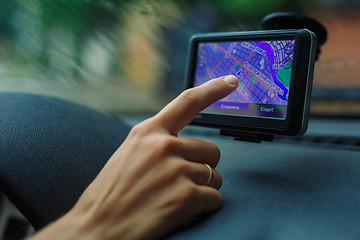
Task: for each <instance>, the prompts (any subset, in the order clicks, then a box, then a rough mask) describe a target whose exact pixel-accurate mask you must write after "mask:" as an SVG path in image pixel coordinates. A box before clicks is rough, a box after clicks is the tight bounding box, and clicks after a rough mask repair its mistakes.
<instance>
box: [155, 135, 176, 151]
mask: <svg viewBox="0 0 360 240" xmlns="http://www.w3.org/2000/svg"><path fill="white" fill-rule="evenodd" d="M151 141H152V142H153V143H155V144H156V145H157V147H158V149H159V150H161V151H163V152H173V151H174V150H175V149H177V147H178V146H179V144H180V141H179V139H178V138H177V137H174V136H171V135H160V134H159V135H157V137H156V138H154V139H151Z"/></svg>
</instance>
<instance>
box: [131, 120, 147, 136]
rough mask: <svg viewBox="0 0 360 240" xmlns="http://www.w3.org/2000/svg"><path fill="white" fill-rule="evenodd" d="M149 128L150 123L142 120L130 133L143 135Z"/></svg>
mask: <svg viewBox="0 0 360 240" xmlns="http://www.w3.org/2000/svg"><path fill="white" fill-rule="evenodd" d="M148 130H149V126H148V124H146V123H144V122H141V123H138V124H136V125H135V126H134V127H133V128H132V129H131V131H130V134H129V135H132V136H139V135H140V136H141V135H144V134H145V133H146V132H148Z"/></svg>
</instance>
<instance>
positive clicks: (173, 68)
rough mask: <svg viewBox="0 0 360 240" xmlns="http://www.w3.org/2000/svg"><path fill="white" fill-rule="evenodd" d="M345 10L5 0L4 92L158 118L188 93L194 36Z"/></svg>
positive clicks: (0, 68)
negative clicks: (281, 15)
mask: <svg viewBox="0 0 360 240" xmlns="http://www.w3.org/2000/svg"><path fill="white" fill-rule="evenodd" d="M345 1H350V0H345ZM325 2H327V5H326V4H325ZM339 2H344V1H338V0H332V1H330V0H312V1H310V0H296V1H294V0H272V1H268V0H257V1H251V0H208V1H205V0H183V1H176V0H0V6H1V7H0V90H11V91H14V90H18V91H26V92H35V93H41V94H50V95H58V96H61V97H64V98H68V99H71V100H74V101H78V102H81V103H85V104H88V105H90V106H93V107H96V108H100V109H105V110H119V109H120V110H125V111H132V110H140V111H146V110H149V111H152V110H153V109H158V108H159V107H160V106H162V105H163V104H164V103H165V102H167V101H168V100H169V99H170V98H172V97H174V96H175V95H176V94H177V93H178V92H179V91H181V90H182V87H183V77H184V76H183V75H184V71H185V62H186V49H187V41H188V38H189V37H190V35H191V34H193V33H197V32H208V31H234V30H235V31H239V30H256V29H258V28H259V27H260V26H259V24H260V21H261V19H262V18H263V17H264V16H265V15H266V14H268V13H271V12H274V11H295V12H299V13H305V14H311V13H312V12H313V11H315V9H317V7H318V6H320V5H321V6H322V7H324V6H325V5H326V6H327V7H328V8H331V6H335V7H336V6H338V5H336V4H340V3H339ZM331 4H332V5H331ZM345 5H346V4H345ZM341 6H344V4H342V5H341ZM346 6H350V5H349V4H348V5H346ZM335 7H334V8H335ZM129 103H131V104H129ZM129 106H131V107H129ZM130 108H131V109H130Z"/></svg>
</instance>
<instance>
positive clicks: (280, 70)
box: [194, 39, 295, 119]
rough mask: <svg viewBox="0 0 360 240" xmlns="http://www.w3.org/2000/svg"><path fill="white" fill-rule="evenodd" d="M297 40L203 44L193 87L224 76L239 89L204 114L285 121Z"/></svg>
mask: <svg viewBox="0 0 360 240" xmlns="http://www.w3.org/2000/svg"><path fill="white" fill-rule="evenodd" d="M294 44H295V40H293V39H287V40H277V41H241V42H228V41H227V42H200V43H198V46H197V56H196V67H195V74H194V86H198V85H201V84H203V83H204V82H206V81H208V80H210V79H212V78H216V77H220V76H225V75H230V74H232V75H235V76H237V77H238V78H239V87H238V88H237V89H236V90H235V91H234V92H233V93H231V94H230V95H228V96H227V97H225V98H223V99H221V100H219V101H217V102H216V103H214V104H213V105H211V106H209V107H208V108H206V109H205V110H204V111H203V112H204V113H216V114H219V113H220V114H225V115H243V116H250V117H251V116H253V117H264V118H276V119H285V118H286V110H287V104H288V98H289V88H290V79H291V71H292V64H293V51H294Z"/></svg>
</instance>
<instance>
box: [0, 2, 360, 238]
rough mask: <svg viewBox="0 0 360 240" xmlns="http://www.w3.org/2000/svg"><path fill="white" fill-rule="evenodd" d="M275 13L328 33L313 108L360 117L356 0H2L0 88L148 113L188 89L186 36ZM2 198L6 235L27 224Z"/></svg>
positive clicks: (237, 27) (359, 7)
mask: <svg viewBox="0 0 360 240" xmlns="http://www.w3.org/2000/svg"><path fill="white" fill-rule="evenodd" d="M277 11H291V12H297V13H300V14H304V15H306V16H309V17H312V18H315V19H316V20H318V21H319V22H321V23H322V24H323V25H324V26H325V27H326V29H327V31H328V40H327V42H326V43H325V45H323V47H322V49H321V54H320V56H319V61H318V62H317V63H316V66H315V78H314V89H313V95H312V96H313V98H312V105H311V115H312V116H322V117H324V116H325V117H339V116H340V117H356V118H360V77H359V75H360V46H359V44H360V0H311V1H310V0H271V1H269V0H257V1H253V0H207V1H205V0H182V1H174V0H156V1H155V0H154V1H152V0H0V91H18V92H19V91H20V92H29V93H35V94H44V95H50V96H56V97H60V98H64V99H68V100H70V101H74V102H78V103H81V104H84V105H87V106H90V107H92V108H95V109H97V110H100V111H103V112H107V113H113V114H120V115H121V114H148V113H154V112H156V111H158V110H159V109H160V108H162V107H163V106H164V105H165V104H166V103H167V102H168V101H170V100H171V99H172V98H173V97H175V96H176V95H177V94H178V93H180V92H181V91H182V90H183V88H184V75H185V67H186V66H185V64H186V58H187V44H188V39H189V37H190V36H191V35H192V34H194V33H199V32H217V31H243V30H257V29H260V23H261V19H262V18H263V17H264V16H266V15H267V14H269V13H272V12H277ZM0 104H1V103H0ZM0 203H1V206H0V213H1V214H0V236H1V238H2V239H22V238H24V237H25V236H26V235H27V234H30V233H31V232H32V231H33V230H32V229H31V228H29V226H28V224H27V222H26V221H25V220H24V219H23V218H21V215H20V214H19V213H18V212H17V211H16V209H15V208H14V207H13V206H12V205H11V203H10V202H9V201H8V200H7V199H6V198H5V197H4V196H3V195H0Z"/></svg>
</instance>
